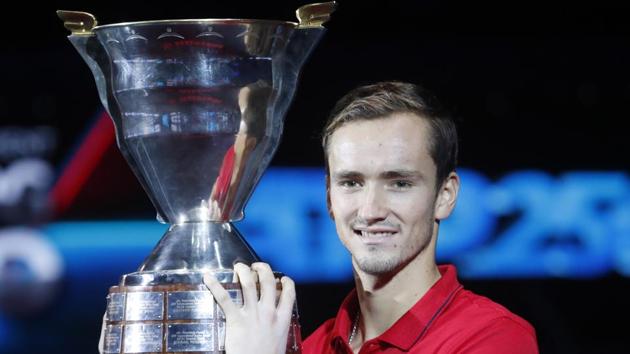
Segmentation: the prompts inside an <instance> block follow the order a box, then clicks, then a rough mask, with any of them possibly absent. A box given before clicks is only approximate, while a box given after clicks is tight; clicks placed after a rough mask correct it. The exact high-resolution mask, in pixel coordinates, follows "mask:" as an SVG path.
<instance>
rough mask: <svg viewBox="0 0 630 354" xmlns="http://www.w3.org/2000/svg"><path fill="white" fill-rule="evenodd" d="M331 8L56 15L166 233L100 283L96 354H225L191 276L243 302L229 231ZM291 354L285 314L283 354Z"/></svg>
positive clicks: (239, 240) (240, 255) (199, 285)
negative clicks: (116, 276) (102, 308)
mask: <svg viewBox="0 0 630 354" xmlns="http://www.w3.org/2000/svg"><path fill="white" fill-rule="evenodd" d="M334 8H335V3H334V2H329V3H319V4H311V5H306V6H303V7H301V8H299V9H298V10H297V16H298V20H299V23H296V22H283V21H270V20H243V19H199V20H160V21H143V22H129V23H116V24H111V25H104V26H97V21H96V19H95V18H94V16H92V15H91V14H88V13H85V12H77V11H58V12H57V13H58V16H59V17H60V18H61V19H62V20H63V21H64V25H65V27H66V28H67V29H69V30H70V31H71V32H72V34H71V35H70V36H69V37H68V38H69V40H70V41H71V43H72V44H73V45H74V47H75V48H76V49H77V51H78V52H79V53H80V55H81V57H82V58H83V59H84V60H85V62H86V63H87V64H88V66H89V67H90V69H91V71H92V74H93V75H94V78H95V81H96V87H97V90H98V94H99V98H100V100H101V102H102V104H103V106H104V107H105V109H106V110H107V112H108V113H109V115H110V116H111V118H112V120H113V122H114V127H115V130H116V141H117V144H118V147H119V148H120V151H121V153H122V154H123V156H124V157H125V159H126V160H127V162H128V164H129V166H130V167H131V169H132V170H133V172H134V174H135V175H136V177H137V178H138V180H139V181H140V183H141V185H142V186H143V188H144V190H145V191H146V193H147V194H148V196H149V198H150V199H151V201H152V203H153V205H154V206H155V208H156V210H157V218H158V220H159V221H160V222H162V223H167V224H169V225H170V226H169V228H168V230H167V232H166V233H165V234H164V235H163V236H162V238H161V240H160V242H159V243H158V245H157V246H156V247H155V248H154V250H153V251H152V252H151V254H150V255H149V256H148V257H147V258H146V259H145V261H144V262H143V263H142V264H141V265H140V267H139V268H138V270H137V271H136V272H134V273H130V274H125V275H123V276H122V277H121V280H120V283H119V284H118V285H116V286H112V287H111V288H110V290H109V294H108V296H107V310H106V314H105V318H104V326H103V328H104V330H103V333H102V345H101V348H100V351H101V352H102V353H184V352H185V353H191V352H192V353H224V339H225V318H224V316H223V313H222V311H221V308H220V307H218V305H217V304H216V302H215V301H214V299H213V298H212V295H211V294H210V292H209V291H208V290H207V289H206V287H205V285H204V284H203V275H204V274H206V273H214V274H215V275H216V276H217V278H218V279H219V281H220V282H221V283H222V284H223V286H224V287H225V288H226V289H227V290H228V293H229V294H230V296H231V298H232V299H233V301H235V302H237V303H239V302H240V303H242V301H243V298H242V294H241V290H240V286H239V284H238V283H237V282H235V277H234V274H235V273H234V271H233V265H234V264H235V263H236V262H243V263H245V264H251V263H253V262H256V261H258V260H259V258H258V256H257V255H256V253H255V252H254V251H253V250H252V248H251V247H250V246H249V245H248V244H247V242H246V241H245V240H244V238H243V237H242V236H241V234H240V233H239V232H238V230H237V229H236V228H235V227H234V225H233V222H235V221H238V220H240V219H242V218H243V208H244V206H245V203H246V202H247V200H248V199H249V197H250V195H251V193H252V191H253V189H254V187H255V186H256V184H257V183H258V181H259V179H260V177H261V175H262V174H263V172H264V170H265V169H266V168H267V166H268V165H269V162H270V160H271V158H272V156H273V154H274V152H275V150H276V148H277V146H278V144H279V141H280V137H281V134H282V128H283V121H284V116H285V113H286V111H287V109H288V107H289V104H290V102H291V100H292V98H293V95H294V92H295V88H296V84H297V80H298V75H299V71H300V68H301V67H302V65H303V63H304V61H305V60H306V58H307V57H308V55H309V54H310V52H311V50H312V49H313V48H314V47H315V45H316V44H317V42H318V40H319V39H320V38H321V36H322V35H323V33H324V31H325V29H324V27H323V26H322V24H323V23H324V22H326V21H327V20H328V19H329V17H330V14H331V13H332V12H333V11H334ZM275 274H276V276H278V277H279V276H281V274H280V273H275ZM278 286H280V285H278ZM300 352H301V337H300V327H299V322H298V314H297V306H296V307H295V308H294V313H293V319H292V323H291V327H290V329H289V339H288V342H287V353H300Z"/></svg>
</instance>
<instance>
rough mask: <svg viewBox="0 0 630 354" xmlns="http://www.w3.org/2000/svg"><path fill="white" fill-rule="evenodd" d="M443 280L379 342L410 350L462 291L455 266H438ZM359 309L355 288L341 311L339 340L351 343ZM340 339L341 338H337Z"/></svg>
mask: <svg viewBox="0 0 630 354" xmlns="http://www.w3.org/2000/svg"><path fill="white" fill-rule="evenodd" d="M438 269H439V271H440V274H441V275H442V277H441V278H440V279H439V280H438V281H437V282H435V284H433V286H432V287H431V288H430V289H429V290H428V291H427V293H426V294H424V296H422V298H421V299H420V300H419V301H418V302H416V303H415V304H414V305H413V306H412V307H411V308H410V309H409V311H407V312H406V313H405V314H404V315H403V316H402V317H401V318H399V319H398V321H396V322H395V323H394V324H393V325H392V326H391V327H390V328H389V329H388V330H386V331H385V332H384V333H383V334H381V335H380V336H379V337H378V338H376V339H375V340H379V341H382V342H386V343H389V344H391V345H393V346H395V347H398V348H400V349H402V350H405V351H407V350H409V349H410V348H411V346H413V345H414V343H416V342H417V341H418V340H419V339H420V338H422V336H423V335H424V333H425V332H426V331H427V329H428V328H429V327H430V326H431V323H432V322H433V320H434V319H435V318H436V317H437V316H438V315H439V314H440V313H441V312H442V310H443V309H444V308H445V307H446V305H448V304H449V303H450V302H451V300H452V299H453V297H454V295H455V293H456V292H457V291H458V290H459V289H461V288H462V286H461V284H460V283H459V281H458V280H457V269H456V268H455V266H454V265H443V266H439V267H438ZM358 308H359V304H358V299H357V292H356V289H353V290H352V291H351V292H350V294H348V296H346V298H345V300H344V301H343V303H342V304H341V307H340V308H339V312H338V313H337V317H336V318H335V325H334V327H333V334H334V336H335V340H339V339H341V340H342V341H343V342H344V343H348V337H349V334H350V330H351V328H352V325H353V324H354V319H355V317H356V314H357V311H358ZM337 338H339V339H337Z"/></svg>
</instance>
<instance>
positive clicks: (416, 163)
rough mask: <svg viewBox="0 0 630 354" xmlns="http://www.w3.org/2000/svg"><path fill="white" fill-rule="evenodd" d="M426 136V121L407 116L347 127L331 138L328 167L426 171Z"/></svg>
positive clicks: (427, 150) (428, 157)
mask: <svg viewBox="0 0 630 354" xmlns="http://www.w3.org/2000/svg"><path fill="white" fill-rule="evenodd" d="M429 132H430V127H429V124H428V122H427V121H426V119H423V118H421V117H419V116H417V115H415V114H410V113H400V114H393V115H390V116H387V117H384V118H376V119H371V120H360V121H353V122H349V123H346V124H344V125H342V126H341V127H339V128H338V129H337V130H335V132H334V133H333V134H332V135H331V136H330V140H329V144H328V161H329V167H330V168H331V169H335V168H343V169H348V168H350V169H352V168H355V167H354V166H356V168H359V167H366V164H367V165H370V163H371V165H373V166H372V167H378V168H390V167H391V168H401V167H407V168H410V167H413V168H416V169H418V168H425V169H426V168H429V167H428V166H427V165H434V164H433V160H432V159H431V157H430V155H429V149H428V147H429ZM433 167H435V166H433Z"/></svg>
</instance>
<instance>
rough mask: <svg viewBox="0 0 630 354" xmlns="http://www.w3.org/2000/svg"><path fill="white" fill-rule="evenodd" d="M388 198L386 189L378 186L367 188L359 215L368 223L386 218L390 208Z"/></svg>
mask: <svg viewBox="0 0 630 354" xmlns="http://www.w3.org/2000/svg"><path fill="white" fill-rule="evenodd" d="M386 199H387V198H386V196H385V195H384V191H381V190H379V188H378V187H376V186H369V187H368V188H366V189H365V192H364V195H363V198H362V200H361V202H360V203H361V205H360V206H359V210H358V215H357V216H358V217H359V218H360V219H362V220H363V221H364V222H366V223H367V224H368V225H369V224H373V223H375V222H379V221H382V220H385V219H386V218H387V210H388V209H387V200H386Z"/></svg>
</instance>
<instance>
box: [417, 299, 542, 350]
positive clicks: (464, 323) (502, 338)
mask: <svg viewBox="0 0 630 354" xmlns="http://www.w3.org/2000/svg"><path fill="white" fill-rule="evenodd" d="M434 326H435V327H434V329H435V330H436V331H437V332H442V333H443V334H447V337H450V338H451V341H450V343H451V344H452V345H453V347H452V348H451V350H452V351H453V352H458V353H459V352H462V353H506V352H509V353H524V354H525V353H527V354H529V353H538V345H537V341H536V332H535V330H534V327H533V326H532V325H531V324H529V322H527V321H526V320H525V319H523V318H521V317H520V316H518V315H516V314H514V313H512V312H510V311H509V310H508V309H506V308H505V307H503V306H502V305H500V304H498V303H496V302H494V301H492V300H490V299H488V298H486V297H483V296H480V295H477V294H474V293H473V292H471V291H468V290H461V291H460V292H459V293H458V295H457V296H456V298H455V299H454V300H453V302H452V303H451V304H450V305H449V306H448V308H446V309H445V310H444V312H443V313H442V315H441V316H440V317H439V318H438V319H436V323H435V324H434ZM432 327H433V326H432ZM428 335H430V334H428Z"/></svg>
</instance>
